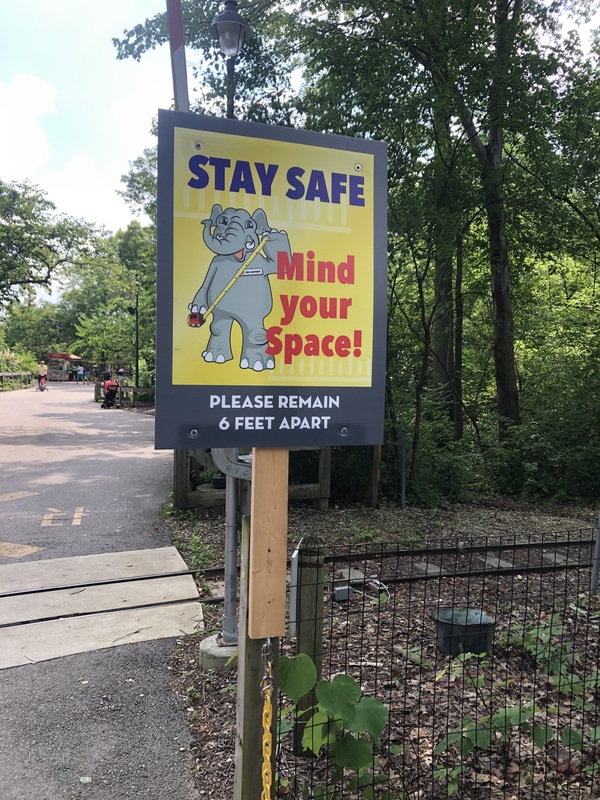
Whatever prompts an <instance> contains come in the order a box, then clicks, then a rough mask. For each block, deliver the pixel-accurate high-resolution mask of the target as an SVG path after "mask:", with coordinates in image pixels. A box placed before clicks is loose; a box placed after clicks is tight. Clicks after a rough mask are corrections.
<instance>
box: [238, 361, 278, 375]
mask: <svg viewBox="0 0 600 800" xmlns="http://www.w3.org/2000/svg"><path fill="white" fill-rule="evenodd" d="M240 367H241V368H242V369H253V370H254V372H262V371H263V370H264V369H275V361H274V360H273V359H272V358H270V357H267V360H266V361H265V362H264V363H263V362H262V361H261V360H260V358H257V359H256V360H255V362H254V364H250V362H249V361H248V359H247V358H243V359H242V360H241V361H240Z"/></svg>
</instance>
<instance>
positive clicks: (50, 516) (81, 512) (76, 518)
mask: <svg viewBox="0 0 600 800" xmlns="http://www.w3.org/2000/svg"><path fill="white" fill-rule="evenodd" d="M85 513H86V512H85V509H84V507H83V506H77V507H76V509H75V513H74V514H73V517H72V519H71V525H81V520H82V519H83V517H84V516H85ZM67 521H68V517H67V515H66V514H65V512H64V511H61V510H60V508H48V509H47V510H46V513H45V514H44V516H43V519H42V526H41V527H42V528H57V527H60V526H61V525H63V524H64V523H65V522H67Z"/></svg>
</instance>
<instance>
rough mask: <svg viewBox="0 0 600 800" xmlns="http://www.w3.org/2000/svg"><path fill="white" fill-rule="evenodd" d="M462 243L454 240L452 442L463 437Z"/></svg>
mask: <svg viewBox="0 0 600 800" xmlns="http://www.w3.org/2000/svg"><path fill="white" fill-rule="evenodd" d="M462 276H463V241H462V235H460V236H459V237H458V239H457V240H456V271H455V279H454V313H455V316H454V440H455V441H457V442H458V441H460V440H461V439H462V438H463V436H464V424H463V409H462V368H463V310H464V306H463V294H462Z"/></svg>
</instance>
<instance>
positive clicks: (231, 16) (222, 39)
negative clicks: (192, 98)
mask: <svg viewBox="0 0 600 800" xmlns="http://www.w3.org/2000/svg"><path fill="white" fill-rule="evenodd" d="M237 6H238V4H237V0H225V10H224V11H221V13H220V14H217V16H216V17H215V18H214V19H213V21H212V24H211V26H210V32H211V34H212V36H213V37H214V38H215V39H217V40H218V42H219V47H220V49H221V53H222V54H223V56H224V57H225V58H226V59H227V119H234V110H233V101H234V96H235V70H234V65H235V59H236V58H237V57H238V55H239V53H240V50H241V49H242V46H243V44H244V42H246V41H247V40H248V39H249V38H250V37H251V36H252V30H251V28H250V25H249V24H248V23H247V22H246V20H245V19H244V18H243V17H241V16H240V14H239V13H238V10H237Z"/></svg>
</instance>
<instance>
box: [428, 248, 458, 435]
mask: <svg viewBox="0 0 600 800" xmlns="http://www.w3.org/2000/svg"><path fill="white" fill-rule="evenodd" d="M434 282H435V299H434V304H435V316H434V319H433V332H432V345H433V361H432V374H433V385H434V388H435V389H436V390H437V394H438V397H439V399H440V401H441V403H442V404H443V406H444V407H445V408H446V409H447V411H448V416H449V418H450V419H451V420H452V419H453V418H454V391H453V384H454V342H453V329H454V314H453V309H452V305H453V297H452V257H451V256H448V257H445V258H440V257H438V258H436V263H435V277H434Z"/></svg>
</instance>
